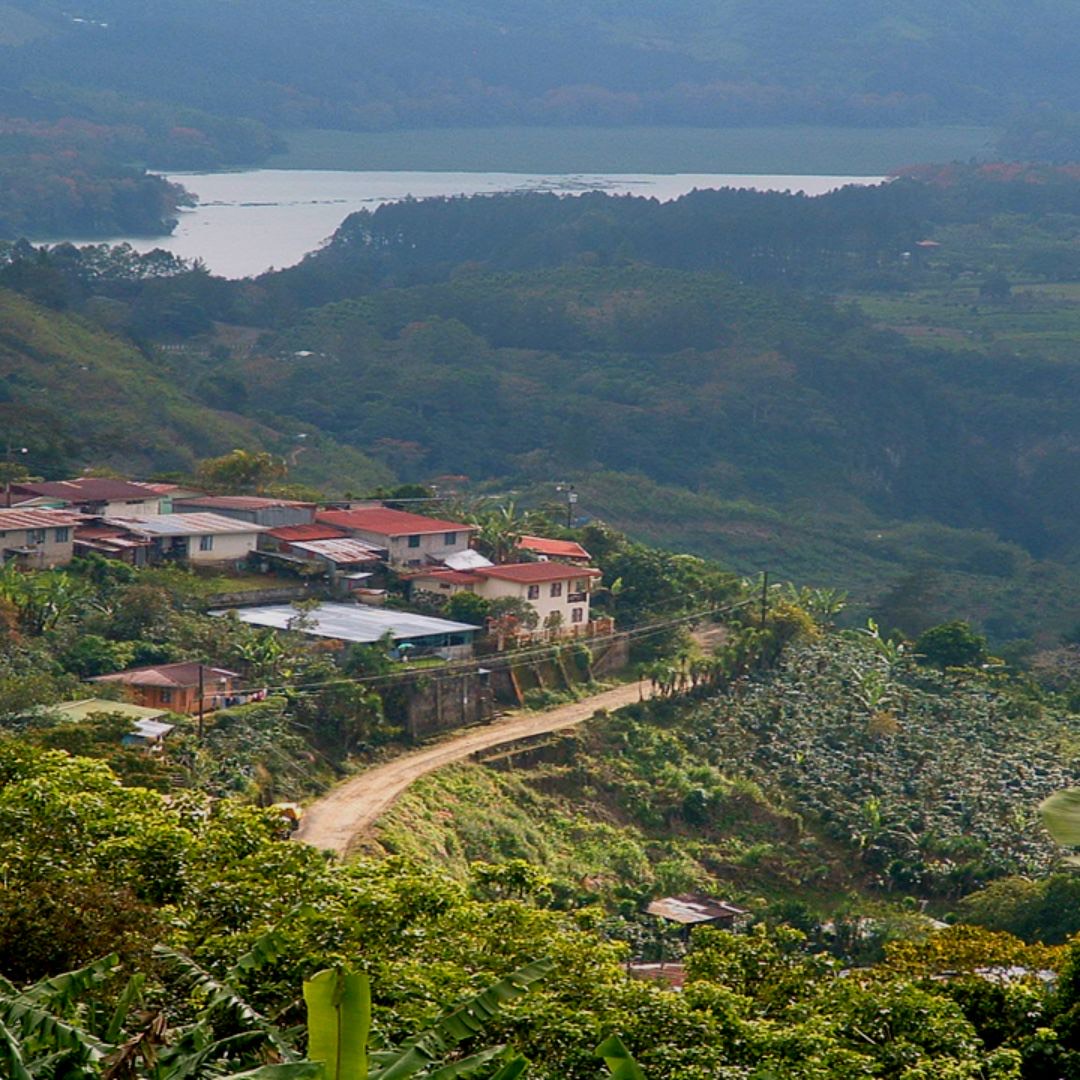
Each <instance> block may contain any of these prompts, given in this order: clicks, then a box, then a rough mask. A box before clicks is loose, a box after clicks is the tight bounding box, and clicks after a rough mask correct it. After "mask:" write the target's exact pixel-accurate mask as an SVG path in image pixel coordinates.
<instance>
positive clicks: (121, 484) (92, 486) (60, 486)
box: [11, 476, 156, 503]
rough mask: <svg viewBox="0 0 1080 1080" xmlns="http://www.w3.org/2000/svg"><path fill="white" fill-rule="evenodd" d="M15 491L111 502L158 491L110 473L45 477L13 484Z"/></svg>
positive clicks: (74, 500) (83, 500) (146, 497)
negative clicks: (53, 478)
mask: <svg viewBox="0 0 1080 1080" xmlns="http://www.w3.org/2000/svg"><path fill="white" fill-rule="evenodd" d="M11 490H12V491H21V492H25V493H26V494H28V495H44V496H46V497H47V498H50V499H64V500H65V501H67V502H73V503H78V502H111V501H114V500H118V499H132V500H134V499H142V500H145V499H153V498H154V496H155V495H156V492H153V491H151V490H149V489H148V488H146V487H144V486H143V485H142V484H133V483H132V482H131V481H130V480H113V479H112V478H111V477H107V476H80V477H77V478H76V479H75V480H41V481H27V482H24V483H21V484H12V485H11Z"/></svg>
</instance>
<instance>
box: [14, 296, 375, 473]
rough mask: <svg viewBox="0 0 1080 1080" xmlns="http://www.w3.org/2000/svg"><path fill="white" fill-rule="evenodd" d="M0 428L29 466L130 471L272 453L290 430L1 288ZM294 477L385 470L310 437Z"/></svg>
mask: <svg viewBox="0 0 1080 1080" xmlns="http://www.w3.org/2000/svg"><path fill="white" fill-rule="evenodd" d="M0 430H2V431H3V433H4V435H5V437H7V438H10V439H11V440H12V441H13V442H16V443H22V444H26V445H28V446H29V447H30V448H31V457H30V459H29V461H28V464H29V466H30V468H31V469H32V470H33V471H38V472H42V471H45V472H49V473H50V474H52V473H54V472H55V473H57V474H59V473H62V472H65V471H69V470H73V469H81V468H85V467H88V466H103V467H108V468H112V469H116V470H119V471H123V472H129V473H132V474H138V475H146V474H149V473H152V472H162V471H187V470H189V469H191V467H192V466H193V464H194V463H195V462H196V461H197V460H198V459H199V458H203V457H209V456H212V455H214V454H221V453H226V452H228V451H229V450H231V449H233V448H235V447H244V448H265V449H270V450H275V451H277V452H279V453H282V452H285V451H286V450H287V449H289V448H291V446H292V445H293V443H292V441H291V436H290V435H284V434H282V433H281V432H279V431H277V430H275V429H274V428H273V427H270V426H267V425H265V424H262V423H259V422H257V421H255V420H253V419H250V418H247V417H243V416H240V415H238V414H236V413H230V412H223V411H220V410H216V409H211V408H208V407H207V406H206V405H204V404H202V403H201V402H199V401H197V400H195V399H194V398H193V397H191V396H190V395H188V394H187V393H185V392H184V391H183V390H182V389H180V388H179V387H178V386H177V385H176V383H175V382H174V381H173V380H172V379H171V378H170V376H169V373H168V372H167V371H166V370H165V369H164V367H163V366H162V365H160V364H158V363H156V362H155V361H154V360H152V359H150V358H148V357H147V356H146V355H145V354H143V353H142V352H140V351H139V350H138V349H136V348H135V347H134V346H133V345H131V344H130V343H129V342H126V341H124V340H123V339H121V338H118V337H114V336H112V335H110V334H107V333H105V332H104V331H102V330H101V329H100V328H98V327H96V326H95V325H93V324H92V323H90V322H88V321H86V320H84V319H81V318H78V317H75V316H69V315H65V314H61V313H59V312H56V311H51V310H47V309H44V308H41V307H37V306H35V305H34V304H32V303H31V302H30V301H28V300H27V299H25V298H24V297H21V296H17V295H15V294H13V293H10V292H5V291H2V290H0ZM298 464H300V467H299V468H298V469H297V470H296V472H297V474H298V476H297V478H299V479H305V478H311V479H326V478H327V476H328V475H332V476H334V477H335V479H337V480H338V482H339V483H340V485H341V486H345V484H346V482H347V481H348V479H349V478H355V480H354V482H356V483H358V485H359V486H364V485H366V484H368V483H373V484H377V483H380V482H382V481H384V480H385V479H387V477H388V473H387V471H386V470H385V469H384V468H383V467H381V466H378V465H376V464H375V463H374V462H372V461H371V460H370V459H369V458H366V457H365V456H364V455H363V454H361V453H359V452H358V451H355V450H351V449H346V448H341V447H338V446H337V445H336V444H334V443H333V442H332V441H330V440H319V439H316V440H313V441H312V445H311V446H310V448H308V450H307V451H306V454H305V457H304V460H303V462H302V463H298Z"/></svg>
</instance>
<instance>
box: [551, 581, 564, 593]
mask: <svg viewBox="0 0 1080 1080" xmlns="http://www.w3.org/2000/svg"><path fill="white" fill-rule="evenodd" d="M551 595H552V596H562V582H561V581H555V582H552V585H551Z"/></svg>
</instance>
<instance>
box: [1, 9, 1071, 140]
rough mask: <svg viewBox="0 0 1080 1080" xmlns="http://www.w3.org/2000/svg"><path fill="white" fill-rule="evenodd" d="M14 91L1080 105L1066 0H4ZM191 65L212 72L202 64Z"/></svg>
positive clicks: (555, 117) (794, 118)
mask: <svg viewBox="0 0 1080 1080" xmlns="http://www.w3.org/2000/svg"><path fill="white" fill-rule="evenodd" d="M4 10H5V12H6V14H7V26H6V28H5V33H4V36H3V45H4V46H5V48H4V51H3V69H4V71H5V73H6V80H7V82H8V84H9V85H11V86H13V87H19V88H29V89H37V87H39V86H40V85H42V84H45V86H48V84H50V83H67V84H71V85H76V86H79V87H82V88H83V89H92V90H109V91H115V92H117V93H120V94H124V95H131V96H133V97H137V98H142V99H153V100H158V101H170V102H177V103H182V104H184V105H187V106H191V107H194V108H199V109H204V110H207V111H210V112H214V113H218V114H221V115H226V116H244V117H248V118H251V119H255V120H259V121H262V122H264V123H268V124H270V125H272V126H273V127H275V128H289V127H330V128H350V127H352V128H387V127H422V126H425V125H426V126H445V125H448V124H449V125H463V124H464V125H467V126H474V125H478V124H481V125H482V124H491V123H507V122H517V123H520V122H525V123H530V122H540V123H555V124H580V123H585V124H590V123H593V124H594V123H613V122H614V123H620V122H622V123H650V124H655V123H660V124H663V123H682V124H697V125H704V126H713V127H716V126H725V125H739V124H755V123H807V122H810V123H822V122H824V123H839V124H855V125H857V124H860V123H865V124H877V125H888V124H912V123H924V122H928V121H929V122H943V121H944V122H947V123H948V122H951V123H956V122H961V121H972V120H975V121H987V120H988V121H990V122H992V123H994V122H998V121H1001V120H1003V119H1004V118H1005V117H1007V116H1008V114H1009V113H1010V111H1011V110H1014V109H1016V108H1018V107H1023V106H1025V105H1026V106H1034V105H1035V104H1036V103H1040V102H1043V103H1048V104H1051V105H1053V106H1056V107H1058V108H1065V109H1077V108H1080V98H1078V97H1077V87H1076V82H1075V76H1074V69H1073V55H1072V46H1071V42H1072V41H1074V40H1075V38H1076V35H1077V32H1078V30H1080V24H1078V21H1077V19H1078V17H1077V14H1076V12H1075V10H1074V9H1073V8H1072V6H1071V5H1069V4H1067V3H1064V2H1062V0H1036V2H1034V3H1033V4H1029V5H1028V6H1027V7H1026V8H1025V9H1024V11H1023V12H1019V11H1017V10H1016V9H1015V8H1014V7H1012V6H1011V5H1009V4H1006V3H1004V2H1001V0H994V2H992V3H987V4H983V5H982V6H981V7H980V8H979V9H978V10H977V11H976V10H974V9H972V8H971V7H968V6H962V7H958V8H953V7H941V6H934V5H930V4H927V3H925V2H922V0H904V2H902V3H898V4H895V5H893V6H892V7H891V8H890V9H889V11H888V12H887V13H886V12H879V11H874V10H871V9H868V8H866V6H865V5H861V4H857V3H854V2H852V0H831V2H828V3H818V4H813V5H801V6H795V7H791V6H789V5H786V4H780V3H776V2H772V3H750V2H748V0H728V2H725V3H722V4H712V5H703V4H700V3H694V2H690V0H679V2H676V3H671V4H668V5H665V8H664V10H663V12H662V13H660V12H658V11H656V10H655V9H654V8H653V7H651V6H650V5H648V4H645V3H642V2H640V0H636V2H634V3H631V4H623V5H620V6H618V8H616V7H614V6H612V5H610V4H608V3H603V2H600V0H590V2H588V3H569V2H564V0H559V2H545V3H537V2H531V3H522V4H516V5H514V7H513V9H512V10H508V9H507V8H506V6H505V5H497V4H493V3H491V2H490V0H484V2H469V0H455V2H454V3H451V4H447V3H438V4H436V3H432V2H430V0H417V2H415V3H411V4H409V5H405V6H402V5H400V4H392V3H388V2H378V3H368V4H365V5H364V6H363V8H357V7H356V5H354V4H350V3H347V2H344V0H331V2H322V3H299V4H297V3H291V2H288V0H261V2H259V3H254V2H253V0H242V2H238V3H233V4H229V5H224V6H223V5H221V4H218V3H214V2H213V0H194V2H192V3H189V4H186V5H184V6H183V7H172V8H162V7H160V6H154V7H147V6H145V5H142V4H138V3H134V2H133V0H84V2H83V3H82V4H81V5H80V6H79V7H78V8H77V9H73V8H71V6H70V5H65V4H60V3H56V2H54V0H6V3H5V5H4ZM194 63H197V66H198V69H199V70H200V71H201V72H202V77H201V78H199V79H193V78H192V77H191V71H192V65H193V64H194Z"/></svg>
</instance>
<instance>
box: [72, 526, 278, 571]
mask: <svg viewBox="0 0 1080 1080" xmlns="http://www.w3.org/2000/svg"><path fill="white" fill-rule="evenodd" d="M88 524H89V525H90V528H89V529H88V530H86V531H85V533H84V535H85V536H89V535H90V533H91V531H93V529H94V528H95V527H96V526H97V525H105V526H107V527H111V528H114V529H119V530H122V533H123V534H125V535H127V536H129V537H132V538H134V539H136V540H140V541H149V544H148V545H144V546H142V549H141V550H142V554H141V555H139V556H137V557H136V558H135V562H136V564H137V565H141V564H142V563H143V562H151V563H157V562H170V561H176V562H186V563H192V564H193V565H197V566H213V565H226V564H230V563H231V564H235V563H239V562H243V561H244V559H246V558H247V556H248V554H249V553H250V552H252V551H254V550H255V549H256V547H257V546H258V542H259V535H260V534H261V533H263V532H264V531H265V529H264V527H263V526H261V525H252V524H249V523H248V522H246V521H237V520H236V519H235V518H229V517H222V516H221V515H220V514H155V515H152V516H146V517H134V516H132V517H106V518H103V519H102V520H101V521H100V522H97V523H93V524H90V523H88Z"/></svg>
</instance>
